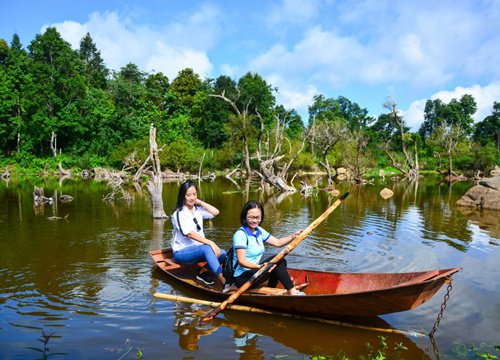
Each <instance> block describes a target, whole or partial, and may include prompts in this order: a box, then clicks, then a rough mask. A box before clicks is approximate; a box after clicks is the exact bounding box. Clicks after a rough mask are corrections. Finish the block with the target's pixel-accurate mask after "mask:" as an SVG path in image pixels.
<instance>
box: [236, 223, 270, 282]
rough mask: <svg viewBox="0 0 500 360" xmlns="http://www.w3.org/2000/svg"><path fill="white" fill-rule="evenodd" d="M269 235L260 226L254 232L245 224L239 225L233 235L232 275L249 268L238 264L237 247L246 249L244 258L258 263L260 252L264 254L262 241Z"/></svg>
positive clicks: (238, 274)
mask: <svg viewBox="0 0 500 360" xmlns="http://www.w3.org/2000/svg"><path fill="white" fill-rule="evenodd" d="M270 237H271V235H270V234H269V233H268V232H267V231H266V230H264V229H263V228H261V227H260V226H258V227H257V229H256V231H255V234H254V233H252V231H251V230H250V229H249V228H247V227H246V226H242V227H240V228H239V229H238V230H237V231H236V232H235V233H234V235H233V246H234V250H235V254H234V260H233V261H234V264H233V265H234V268H235V269H236V270H235V271H234V277H238V276H240V275H241V274H243V273H244V272H245V271H248V270H250V269H248V268H246V267H243V266H241V265H238V266H236V265H237V264H238V257H237V256H236V250H237V249H246V259H247V260H248V261H250V262H251V263H253V264H259V262H260V259H261V258H262V254H264V251H265V248H264V243H265V242H266V241H267V240H268V239H269V238H270Z"/></svg>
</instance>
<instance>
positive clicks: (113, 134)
mask: <svg viewBox="0 0 500 360" xmlns="http://www.w3.org/2000/svg"><path fill="white" fill-rule="evenodd" d="M144 77H145V74H144V73H143V72H142V71H140V70H139V68H138V67H137V65H135V64H132V63H129V64H127V65H125V66H124V67H122V68H121V69H120V71H119V72H117V73H115V74H114V75H113V79H112V81H111V82H110V93H111V94H112V98H113V102H114V107H115V112H114V115H113V118H112V120H111V122H110V124H109V129H108V131H109V132H110V134H109V136H110V141H113V142H115V143H120V142H123V141H126V140H135V139H140V138H142V137H144V136H145V135H146V134H147V133H148V129H149V125H150V122H149V119H148V117H147V114H148V109H147V102H146V88H145V86H144Z"/></svg>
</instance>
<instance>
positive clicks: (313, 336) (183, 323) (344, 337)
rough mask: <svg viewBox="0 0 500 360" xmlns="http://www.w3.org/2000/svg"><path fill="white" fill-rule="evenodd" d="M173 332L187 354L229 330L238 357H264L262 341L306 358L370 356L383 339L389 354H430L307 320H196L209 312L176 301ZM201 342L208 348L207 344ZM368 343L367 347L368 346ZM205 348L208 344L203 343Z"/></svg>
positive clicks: (393, 338) (392, 338)
mask: <svg viewBox="0 0 500 360" xmlns="http://www.w3.org/2000/svg"><path fill="white" fill-rule="evenodd" d="M175 307H176V325H175V330H174V331H175V333H177V335H178V336H179V346H180V347H181V348H182V349H184V350H188V351H192V352H196V351H199V350H201V349H200V339H201V338H202V337H204V336H210V335H212V334H214V333H215V332H216V331H217V330H219V329H220V328H221V327H225V328H229V329H231V330H232V331H233V332H232V339H233V344H234V347H233V348H234V351H235V352H236V353H238V354H239V358H240V359H264V358H266V356H265V351H264V350H263V348H262V342H263V341H265V339H266V338H272V339H273V340H274V341H276V342H279V343H280V344H282V345H284V346H286V347H288V348H292V349H294V350H295V351H297V352H298V353H300V354H305V355H309V356H319V355H320V356H338V355H339V354H344V355H345V356H347V357H348V358H359V357H362V356H366V355H368V354H369V352H370V347H369V346H371V347H373V348H374V349H377V350H379V349H381V344H380V343H381V336H383V338H384V339H385V342H386V343H387V346H388V347H387V349H388V350H387V355H388V356H390V355H394V354H395V352H396V350H395V349H396V348H398V346H404V348H405V350H404V352H403V353H402V358H405V359H406V358H408V359H427V358H429V355H428V354H427V353H426V351H424V350H421V349H420V348H419V347H418V346H417V345H416V344H415V343H414V342H413V341H412V340H411V339H410V338H408V337H406V336H403V335H400V334H391V335H387V334H384V333H379V332H376V331H369V330H359V329H350V328H346V327H339V326H335V325H329V324H321V323H316V322H311V321H300V320H293V319H287V318H282V317H276V316H270V315H260V314H246V313H241V312H236V311H231V310H226V311H225V312H224V314H223V315H219V317H215V318H214V319H212V320H211V321H210V322H207V323H205V322H200V319H201V318H202V317H203V315H205V314H206V312H207V311H208V310H209V308H207V307H203V306H199V305H187V304H182V303H176V305H175ZM362 325H366V326H369V325H371V326H379V327H380V326H385V327H386V328H390V326H389V325H388V324H387V323H386V322H385V321H383V320H382V319H380V318H377V319H370V320H367V322H366V323H364V324H362ZM204 344H209V342H205V343H204ZM368 345H369V346H368ZM205 346H208V345H205Z"/></svg>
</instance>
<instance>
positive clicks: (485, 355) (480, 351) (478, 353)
mask: <svg viewBox="0 0 500 360" xmlns="http://www.w3.org/2000/svg"><path fill="white" fill-rule="evenodd" d="M453 354H454V356H455V357H456V358H457V359H487V360H493V359H498V357H499V356H500V345H495V346H493V345H490V344H486V343H481V344H479V345H478V346H476V345H475V344H470V345H468V344H463V343H455V346H454V347H453Z"/></svg>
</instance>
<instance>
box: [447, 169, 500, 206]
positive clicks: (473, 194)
mask: <svg viewBox="0 0 500 360" xmlns="http://www.w3.org/2000/svg"><path fill="white" fill-rule="evenodd" d="M456 204H457V205H458V206H469V207H475V208H479V209H493V210H500V175H497V176H494V177H491V178H487V179H483V180H481V181H480V182H479V184H478V185H476V186H473V187H472V188H470V189H469V190H468V191H467V192H466V193H465V195H464V196H462V197H461V198H460V200H458V201H457V203H456Z"/></svg>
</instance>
